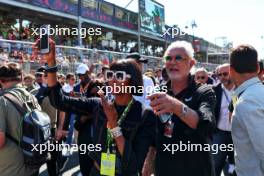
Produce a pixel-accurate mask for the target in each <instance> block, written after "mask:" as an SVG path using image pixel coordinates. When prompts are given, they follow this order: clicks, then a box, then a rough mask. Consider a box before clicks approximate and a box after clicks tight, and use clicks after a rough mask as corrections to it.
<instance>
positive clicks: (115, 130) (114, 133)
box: [110, 126, 123, 138]
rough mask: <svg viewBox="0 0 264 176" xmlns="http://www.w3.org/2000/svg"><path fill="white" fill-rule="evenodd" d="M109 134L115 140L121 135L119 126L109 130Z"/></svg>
mask: <svg viewBox="0 0 264 176" xmlns="http://www.w3.org/2000/svg"><path fill="white" fill-rule="evenodd" d="M110 132H111V134H112V136H113V137H114V138H117V137H119V136H122V135H123V133H122V131H121V128H120V127H119V126H117V127H115V128H113V129H110Z"/></svg>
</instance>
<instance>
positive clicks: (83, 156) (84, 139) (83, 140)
mask: <svg viewBox="0 0 264 176" xmlns="http://www.w3.org/2000/svg"><path fill="white" fill-rule="evenodd" d="M90 143H91V141H90V139H89V137H88V136H87V135H86V134H85V133H84V131H79V134H78V145H81V144H86V145H88V144H90ZM78 155H79V163H80V170H81V173H82V175H83V176H89V174H90V171H91V169H92V167H93V160H92V159H91V158H90V157H89V156H88V152H84V153H82V152H81V151H80V150H78Z"/></svg>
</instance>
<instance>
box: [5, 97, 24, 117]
mask: <svg viewBox="0 0 264 176" xmlns="http://www.w3.org/2000/svg"><path fill="white" fill-rule="evenodd" d="M4 97H5V98H6V99H7V100H8V101H10V103H12V105H13V106H14V107H15V108H16V109H17V111H18V112H19V114H20V115H21V116H22V117H23V116H24V115H25V114H26V113H27V110H26V109H25V108H24V105H23V103H22V102H21V101H19V100H18V98H17V97H16V96H15V95H14V94H13V93H11V92H7V93H5V94H4Z"/></svg>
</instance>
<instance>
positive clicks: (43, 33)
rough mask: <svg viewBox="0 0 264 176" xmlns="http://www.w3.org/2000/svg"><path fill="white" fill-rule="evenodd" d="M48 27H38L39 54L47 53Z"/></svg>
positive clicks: (46, 25)
mask: <svg viewBox="0 0 264 176" xmlns="http://www.w3.org/2000/svg"><path fill="white" fill-rule="evenodd" d="M49 27H50V25H48V24H45V25H42V26H41V27H40V53H41V54H46V53H49V50H50V48H49Z"/></svg>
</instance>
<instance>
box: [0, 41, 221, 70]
mask: <svg viewBox="0 0 264 176" xmlns="http://www.w3.org/2000/svg"><path fill="white" fill-rule="evenodd" d="M32 45H33V43H32V42H25V41H14V40H4V39H0V57H7V58H9V61H13V62H19V63H21V64H22V66H23V69H24V72H25V73H30V72H34V71H35V70H36V69H37V68H38V67H40V66H42V65H44V64H45V60H43V59H42V56H41V55H39V54H36V52H34V49H33V48H32ZM128 54H129V53H121V52H113V51H106V50H98V49H88V48H81V47H69V46H61V45H56V60H57V63H58V65H59V71H60V72H62V73H68V72H75V70H76V68H77V66H78V65H79V64H80V63H85V64H87V65H88V66H90V65H92V64H93V65H94V66H95V73H99V72H100V71H101V67H102V66H103V65H105V64H109V63H111V62H113V61H115V60H119V59H124V58H125V57H126V56H127V55H128ZM142 57H144V58H147V59H148V64H147V65H145V69H147V68H151V69H153V70H155V69H156V68H161V67H162V66H163V65H164V63H163V61H162V58H159V57H154V56H145V55H143V56H142ZM216 66H217V64H210V63H197V67H205V68H206V69H207V70H209V71H211V70H213V69H215V67H216Z"/></svg>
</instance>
